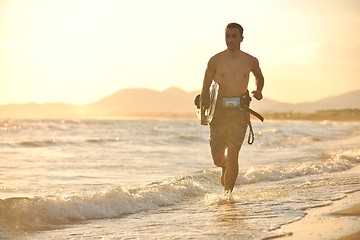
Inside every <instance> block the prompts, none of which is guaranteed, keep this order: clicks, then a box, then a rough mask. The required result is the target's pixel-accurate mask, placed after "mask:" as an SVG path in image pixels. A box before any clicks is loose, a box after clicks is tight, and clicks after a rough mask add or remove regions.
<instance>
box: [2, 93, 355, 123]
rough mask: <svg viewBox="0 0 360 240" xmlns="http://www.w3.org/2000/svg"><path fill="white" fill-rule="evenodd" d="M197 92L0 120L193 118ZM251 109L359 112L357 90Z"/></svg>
mask: <svg viewBox="0 0 360 240" xmlns="http://www.w3.org/2000/svg"><path fill="white" fill-rule="evenodd" d="M198 93H199V91H194V92H186V91H183V90H181V89H179V88H169V89H167V90H164V91H155V90H150V89H141V88H138V89H123V90H120V91H118V92H116V93H114V94H112V95H109V96H107V97H105V98H103V99H100V100H99V101H96V102H94V103H90V104H86V105H70V104H62V103H47V104H35V103H29V104H10V105H3V106H0V118H76V117H82V118H93V117H97V118H107V117H122V116H123V117H146V116H151V117H161V116H163V117H176V116H184V117H194V116H195V110H196V109H195V105H194V98H195V96H196V95H197V94H198ZM251 108H253V109H254V110H256V111H258V112H260V113H266V112H288V111H293V112H314V111H318V110H329V109H360V90H358V91H353V92H349V93H346V94H341V95H338V96H333V97H328V98H324V99H321V100H319V101H314V102H306V103H298V104H290V103H283V102H279V101H274V100H271V99H267V98H264V99H263V100H262V101H257V100H253V101H252V103H251Z"/></svg>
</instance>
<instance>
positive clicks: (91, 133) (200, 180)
mask: <svg viewBox="0 0 360 240" xmlns="http://www.w3.org/2000/svg"><path fill="white" fill-rule="evenodd" d="M253 129H254V133H255V142H254V143H253V144H252V145H249V144H247V141H246V140H245V141H244V144H243V146H242V149H241V151H240V156H239V165H240V171H239V175H238V179H237V182H236V185H235V189H234V191H233V193H232V194H224V190H223V187H222V186H221V184H220V173H221V169H220V168H216V167H215V166H214V165H213V162H212V158H211V154H210V146H209V127H208V126H202V125H200V123H199V121H198V120H196V119H117V120H66V119H64V120H61V119H56V120H54V119H49V120H47V119H31V120H21V119H17V120H15V119H2V120H0V164H1V165H0V239H273V238H280V239H281V237H282V236H287V235H291V234H292V233H290V232H284V231H282V230H281V227H282V226H283V225H286V224H289V223H292V222H295V221H298V220H300V219H302V218H304V216H305V215H306V211H307V210H308V209H310V208H320V207H323V206H327V205H331V204H333V203H334V202H335V201H338V200H341V199H344V198H346V197H347V196H348V195H349V194H351V193H354V192H357V191H360V174H359V171H354V170H355V169H359V166H360V122H333V121H292V120H279V121H277V120H265V121H264V122H260V121H257V120H255V119H254V120H253ZM247 134H248V133H247ZM246 138H247V137H246Z"/></svg>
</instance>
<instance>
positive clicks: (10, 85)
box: [0, 0, 360, 105]
mask: <svg viewBox="0 0 360 240" xmlns="http://www.w3.org/2000/svg"><path fill="white" fill-rule="evenodd" d="M230 22H238V23H240V24H241V25H242V26H243V28H244V41H243V43H242V44H241V49H242V50H243V51H245V52H247V53H249V54H251V55H253V56H255V57H256V58H257V59H258V60H259V62H260V67H261V69H262V71H263V74H264V77H265V87H264V90H263V94H264V96H265V97H267V98H270V99H273V100H278V101H283V102H290V103H298V102H307V101H314V100H318V99H321V98H325V97H328V96H333V95H339V94H342V93H346V92H349V91H354V90H359V89H360V67H359V63H360V31H359V29H360V1H358V0H271V1H269V0H253V1H248V0H219V1H215V0H152V1H148V0H0V105H4V104H12V103H28V102H36V103H49V102H64V103H71V104H87V103H91V102H95V101H97V100H100V99H102V98H104V97H106V96H108V95H110V94H113V93H115V92H117V91H119V90H121V89H125V88H150V89H154V90H159V91H162V90H165V89H167V88H169V87H179V88H182V89H184V90H186V91H196V90H200V89H201V87H202V81H203V77H204V72H205V69H206V65H207V62H208V60H209V59H210V57H212V56H213V55H215V54H216V53H218V52H220V51H223V50H225V49H226V45H225V38H224V29H225V26H226V25H227V24H228V23H230ZM254 83H255V79H254V78H253V77H251V79H250V84H249V90H250V91H252V90H254V89H255V84H254Z"/></svg>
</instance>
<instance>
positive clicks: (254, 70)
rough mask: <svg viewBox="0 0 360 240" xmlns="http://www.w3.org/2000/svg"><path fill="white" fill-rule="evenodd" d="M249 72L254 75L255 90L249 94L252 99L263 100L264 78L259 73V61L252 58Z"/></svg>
mask: <svg viewBox="0 0 360 240" xmlns="http://www.w3.org/2000/svg"><path fill="white" fill-rule="evenodd" d="M251 72H252V73H253V74H254V76H255V81H256V90H255V91H252V92H251V93H252V94H253V96H254V98H256V99H257V100H261V99H262V98H263V96H262V90H263V88H264V76H263V74H262V72H261V69H260V64H259V61H258V60H257V59H256V58H254V62H253V68H252V70H251Z"/></svg>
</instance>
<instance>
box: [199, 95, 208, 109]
mask: <svg viewBox="0 0 360 240" xmlns="http://www.w3.org/2000/svg"><path fill="white" fill-rule="evenodd" d="M200 106H201V108H203V109H208V108H209V107H210V96H205V97H201V101H200Z"/></svg>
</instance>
